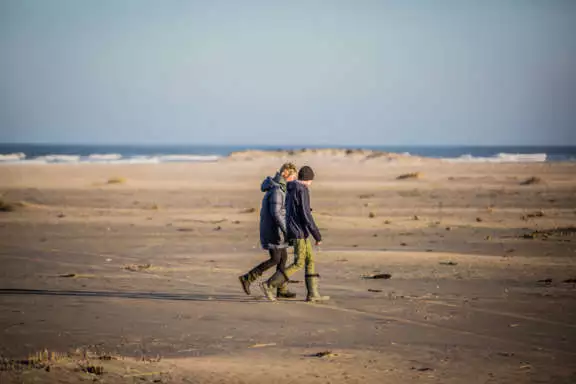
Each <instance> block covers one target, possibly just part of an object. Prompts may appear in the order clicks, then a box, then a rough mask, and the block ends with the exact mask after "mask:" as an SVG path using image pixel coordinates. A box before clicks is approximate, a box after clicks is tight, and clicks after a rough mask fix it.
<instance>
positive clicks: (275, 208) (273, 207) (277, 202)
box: [268, 189, 286, 238]
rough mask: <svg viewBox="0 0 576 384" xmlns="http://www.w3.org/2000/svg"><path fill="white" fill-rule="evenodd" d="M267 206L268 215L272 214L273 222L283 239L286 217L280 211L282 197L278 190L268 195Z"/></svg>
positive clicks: (282, 203)
mask: <svg viewBox="0 0 576 384" xmlns="http://www.w3.org/2000/svg"><path fill="white" fill-rule="evenodd" d="M268 204H269V209H270V213H272V217H273V218H274V222H275V223H276V225H278V227H279V228H280V230H281V231H282V234H283V235H284V238H286V215H285V214H284V211H283V210H282V207H283V206H284V196H283V194H282V192H280V191H279V190H278V189H275V190H274V191H272V194H270V198H269V199H268Z"/></svg>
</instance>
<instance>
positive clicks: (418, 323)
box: [277, 301, 576, 356]
mask: <svg viewBox="0 0 576 384" xmlns="http://www.w3.org/2000/svg"><path fill="white" fill-rule="evenodd" d="M278 302H280V301H278ZM278 302H277V303H278ZM295 303H297V304H300V305H307V306H312V307H317V308H327V309H331V310H335V311H340V312H348V313H354V314H357V315H364V316H371V317H375V318H377V319H381V320H393V321H397V322H399V323H404V324H410V325H416V326H421V327H424V328H433V329H441V330H444V331H449V332H454V333H459V334H462V335H467V336H475V337H480V338H483V339H487V340H492V341H499V342H501V343H502V342H504V343H512V344H516V345H519V346H522V347H528V348H530V349H537V350H538V351H544V352H549V353H563V354H567V355H574V356H576V352H571V351H562V350H557V349H551V348H546V347H541V346H537V345H534V344H529V343H525V342H522V341H517V340H510V339H504V338H502V337H498V336H490V335H486V334H484V333H477V332H473V331H466V330H463V329H455V328H450V327H445V326H442V325H438V324H432V323H425V322H421V321H418V320H409V319H404V318H400V317H396V316H389V315H382V314H378V313H374V312H369V311H362V310H359V309H352V308H343V307H337V306H335V305H329V304H324V303H322V304H312V305H311V304H310V303H306V302H302V301H300V302H299V301H295Z"/></svg>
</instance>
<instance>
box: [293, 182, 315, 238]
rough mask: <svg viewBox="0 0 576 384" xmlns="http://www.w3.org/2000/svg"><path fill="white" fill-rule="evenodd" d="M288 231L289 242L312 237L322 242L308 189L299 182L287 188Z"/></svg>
mask: <svg viewBox="0 0 576 384" xmlns="http://www.w3.org/2000/svg"><path fill="white" fill-rule="evenodd" d="M286 230H287V232H288V240H294V239H307V238H308V237H309V236H310V235H312V237H314V239H315V240H316V241H321V240H322V235H321V234H320V230H319V229H318V227H317V226H316V222H314V217H312V210H311V209H310V192H309V190H308V187H307V186H306V185H304V184H302V183H299V182H298V181H291V182H289V183H288V187H287V192H286Z"/></svg>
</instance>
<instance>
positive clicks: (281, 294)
mask: <svg viewBox="0 0 576 384" xmlns="http://www.w3.org/2000/svg"><path fill="white" fill-rule="evenodd" d="M276 297H278V298H283V299H293V298H295V297H296V294H295V293H294V292H290V291H289V290H288V283H287V282H286V283H284V284H282V285H281V286H279V287H278V290H277V292H276Z"/></svg>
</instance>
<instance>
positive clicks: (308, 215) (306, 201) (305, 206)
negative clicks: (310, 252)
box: [302, 189, 322, 243]
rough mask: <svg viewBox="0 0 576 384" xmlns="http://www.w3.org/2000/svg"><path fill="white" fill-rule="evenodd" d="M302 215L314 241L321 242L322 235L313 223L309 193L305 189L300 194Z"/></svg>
mask: <svg viewBox="0 0 576 384" xmlns="http://www.w3.org/2000/svg"><path fill="white" fill-rule="evenodd" d="M302 211H303V212H302V214H303V215H304V220H305V223H306V227H307V228H308V230H309V231H310V233H311V234H312V237H313V238H314V240H316V242H317V243H319V242H321V241H322V235H321V234H320V230H319V229H318V227H317V226H316V222H315V221H314V217H313V216H312V210H311V209H310V192H309V191H308V189H305V190H304V192H303V193H302Z"/></svg>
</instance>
